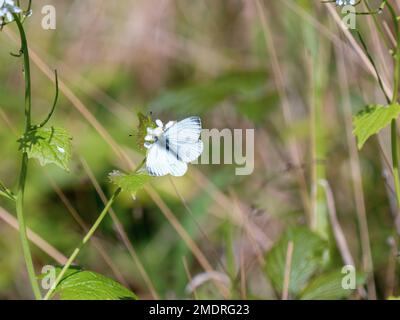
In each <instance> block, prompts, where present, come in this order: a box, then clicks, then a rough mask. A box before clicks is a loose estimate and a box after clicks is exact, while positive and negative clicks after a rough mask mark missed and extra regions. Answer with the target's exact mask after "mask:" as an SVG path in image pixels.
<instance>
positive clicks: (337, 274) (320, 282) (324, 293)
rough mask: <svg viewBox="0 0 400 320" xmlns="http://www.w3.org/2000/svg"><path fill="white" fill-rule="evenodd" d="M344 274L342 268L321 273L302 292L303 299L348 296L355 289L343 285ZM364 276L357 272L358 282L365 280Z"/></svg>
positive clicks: (333, 298) (330, 298)
mask: <svg viewBox="0 0 400 320" xmlns="http://www.w3.org/2000/svg"><path fill="white" fill-rule="evenodd" d="M345 276H346V275H345V274H343V273H342V272H341V271H340V270H337V271H334V272H331V273H328V274H324V275H321V276H319V277H316V278H315V279H313V280H312V281H311V282H310V283H309V284H308V286H307V287H306V288H305V289H304V291H303V292H302V294H301V296H300V298H301V299H302V300H337V299H344V298H348V297H349V296H350V295H351V294H352V293H353V292H354V290H355V289H353V290H352V289H344V288H343V287H342V280H343V277H345ZM364 280H365V279H364V277H363V276H360V275H358V274H357V278H356V283H357V285H360V284H362V283H363V282H364Z"/></svg>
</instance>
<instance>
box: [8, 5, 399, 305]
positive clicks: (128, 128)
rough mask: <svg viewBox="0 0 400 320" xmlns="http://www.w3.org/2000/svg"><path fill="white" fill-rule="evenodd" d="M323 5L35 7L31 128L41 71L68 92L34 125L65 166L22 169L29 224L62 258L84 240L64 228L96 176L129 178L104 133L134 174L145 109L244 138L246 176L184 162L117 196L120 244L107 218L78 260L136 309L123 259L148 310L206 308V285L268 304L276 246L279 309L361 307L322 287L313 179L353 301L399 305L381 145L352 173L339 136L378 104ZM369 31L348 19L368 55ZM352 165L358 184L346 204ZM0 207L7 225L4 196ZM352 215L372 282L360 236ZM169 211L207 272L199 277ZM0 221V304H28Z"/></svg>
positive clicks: (84, 215) (85, 207) (12, 90)
mask: <svg viewBox="0 0 400 320" xmlns="http://www.w3.org/2000/svg"><path fill="white" fill-rule="evenodd" d="M370 2H371V3H374V1H370ZM47 4H53V5H54V6H55V7H56V10H57V28H56V30H43V29H42V27H41V19H42V17H43V15H42V14H41V8H42V6H44V5H47ZM260 4H261V5H260ZM328 6H331V4H322V3H321V2H320V1H317V0H316V1H309V0H296V1H291V0H282V1H261V0H260V1H239V0H225V1H213V0H204V1H184V0H165V1H158V0H132V1H131V0H125V1H105V0H102V1H99V0H86V1H78V0H74V1H55V0H54V1H49V0H46V1H44V0H37V1H34V4H33V11H34V14H33V16H32V17H31V18H29V19H28V20H27V22H26V30H27V34H28V40H29V43H30V45H31V48H32V52H33V53H34V55H35V58H34V59H33V62H32V73H33V98H34V99H33V113H34V118H35V119H42V118H43V117H45V115H46V114H47V113H48V111H49V108H50V107H51V103H50V101H51V100H52V94H53V91H54V85H53V83H52V81H50V79H49V78H48V77H47V76H46V75H45V73H44V72H43V70H44V69H46V67H48V68H50V70H51V69H57V70H58V74H59V76H60V79H61V80H62V81H64V82H65V85H66V87H67V88H68V90H67V94H66V91H65V88H64V90H63V91H62V92H61V95H60V101H59V105H58V108H57V110H56V114H55V116H54V117H53V119H52V120H51V122H52V123H51V124H53V125H57V124H58V125H62V126H63V127H66V128H68V130H69V132H70V133H71V135H72V136H73V156H72V157H73V165H72V170H71V172H70V173H65V172H63V171H61V170H59V169H58V168H57V167H55V166H48V167H45V168H42V167H40V165H39V164H38V163H36V162H35V163H34V162H32V165H31V166H30V170H29V176H28V184H27V192H26V215H27V223H28V226H29V227H30V228H31V229H32V230H33V231H35V232H36V233H37V234H38V235H40V236H41V237H42V238H43V239H45V241H46V242H47V243H49V244H51V245H52V246H53V247H54V248H56V249H57V250H58V251H59V252H60V253H62V254H63V255H65V256H69V255H70V254H71V251H72V250H73V248H74V247H75V246H76V244H77V243H78V242H79V241H80V239H81V238H82V236H83V234H84V231H83V229H82V227H81V226H80V225H79V223H78V222H77V220H78V221H80V219H81V220H82V221H83V222H84V224H85V225H86V226H90V225H91V223H93V221H95V219H96V217H97V215H98V213H99V212H100V211H101V210H102V207H103V201H102V198H101V196H100V195H99V193H98V191H99V190H96V187H99V188H100V189H101V190H102V191H103V192H104V193H105V194H106V195H110V194H111V192H112V191H113V186H112V185H111V184H110V183H109V181H108V173H109V172H111V171H113V170H115V169H118V170H121V171H129V166H128V164H127V162H126V159H125V160H124V159H123V157H122V158H121V157H120V156H119V155H118V152H115V149H113V147H112V146H110V144H109V140H107V139H108V138H107V137H111V138H112V139H114V140H115V142H116V144H117V145H118V146H119V147H121V150H123V151H124V152H126V154H127V155H128V157H129V159H130V161H132V162H133V163H135V164H138V163H139V162H140V161H141V160H142V158H143V155H142V154H141V152H140V150H139V149H138V147H137V146H136V144H135V136H134V135H133V136H131V135H132V134H133V133H134V132H135V129H136V126H137V124H138V123H137V119H136V114H137V112H139V111H141V112H143V113H146V114H148V113H149V112H150V111H151V112H152V113H153V116H154V117H155V118H160V119H162V120H163V121H168V120H175V119H182V118H183V117H186V116H190V115H199V116H201V118H202V120H203V126H204V127H205V128H218V129H223V128H231V129H233V128H242V129H245V128H255V170H254V172H253V174H252V175H249V176H235V171H234V169H235V165H196V166H191V168H190V169H189V173H188V174H187V175H186V176H185V177H182V178H179V179H175V178H171V177H163V178H161V179H157V180H156V181H154V182H152V183H151V186H152V188H154V190H155V191H156V192H155V193H151V192H147V191H140V192H139V193H138V194H137V197H136V199H132V197H130V196H129V195H126V194H125V195H123V196H122V197H120V198H119V199H118V201H117V203H116V204H115V205H114V207H113V209H114V212H115V215H116V217H117V218H118V219H119V220H120V222H121V225H122V226H123V229H124V230H125V232H126V234H127V236H128V239H127V240H128V242H129V243H130V244H131V245H132V246H133V248H131V249H128V248H127V245H126V244H127V243H126V241H124V239H121V235H120V233H119V232H118V226H117V225H116V224H115V221H116V220H115V219H111V217H108V218H107V219H106V220H105V221H104V223H103V224H102V225H101V227H100V230H99V231H98V232H97V233H96V243H94V242H93V241H92V242H91V244H90V245H89V246H87V247H86V248H84V250H83V252H82V253H81V255H80V256H79V257H78V261H77V263H78V264H79V265H80V266H82V267H84V268H85V269H88V270H93V271H95V272H98V273H100V274H104V275H107V276H110V277H111V278H113V279H115V280H117V281H119V282H121V283H122V284H124V285H125V286H127V287H129V288H130V289H132V291H133V292H135V293H136V294H137V295H138V296H139V297H140V298H154V292H153V293H152V290H151V289H150V288H149V285H148V282H146V280H145V279H144V278H143V274H142V271H141V270H140V267H138V264H137V260H135V258H134V257H135V253H136V255H137V259H138V260H140V262H141V264H142V265H143V268H144V270H145V273H147V274H148V277H149V279H151V282H152V284H153V286H154V291H155V292H156V294H157V296H158V297H160V298H165V299H169V298H220V297H221V293H220V290H218V286H216V285H215V282H214V281H212V279H215V278H217V279H218V280H217V283H220V285H221V284H222V286H227V288H228V290H229V297H231V298H249V299H250V298H254V299H280V298H281V297H282V294H283V291H284V290H285V288H284V282H285V271H287V270H286V269H287V266H286V262H287V248H288V243H289V242H290V243H292V244H293V255H292V259H291V260H292V265H291V271H290V273H289V274H290V279H289V280H290V281H289V287H288V295H289V296H288V297H289V298H296V299H300V298H312V299H317V298H327V299H342V298H351V299H359V298H361V297H362V298H365V297H366V295H365V292H363V290H353V291H348V290H347V291H345V292H344V291H343V290H342V289H341V288H340V287H338V283H339V281H341V278H342V276H343V275H342V274H341V272H340V271H341V268H342V267H343V265H344V264H345V263H344V262H343V259H342V255H341V251H340V250H339V248H338V245H337V243H336V241H335V237H334V228H332V225H331V223H330V222H329V210H330V209H331V208H330V207H329V205H330V204H329V201H328V195H327V191H326V190H327V189H326V188H323V187H322V186H321V185H320V183H319V182H320V181H321V180H323V181H327V183H328V186H329V188H328V190H331V193H332V194H333V201H334V206H335V209H336V214H337V218H338V221H339V222H340V226H341V228H342V229H343V232H344V235H345V239H346V241H347V244H348V246H349V251H350V254H351V256H352V258H353V259H354V262H355V265H356V269H357V281H358V284H360V285H362V286H361V287H362V289H363V288H364V285H366V284H367V283H370V284H371V281H372V280H374V281H373V282H374V283H375V285H376V292H377V297H378V298H381V299H383V298H388V297H389V296H398V295H399V294H400V292H399V279H398V276H397V275H398V274H399V271H400V268H399V261H398V259H397V257H396V255H397V252H398V248H397V244H398V242H397V237H398V235H397V233H396V229H395V224H394V219H393V215H396V214H397V212H396V207H395V200H394V198H393V194H392V191H391V188H392V186H391V182H390V181H389V180H390V179H387V177H388V176H389V172H388V170H387V169H386V165H385V159H384V157H383V156H379V154H380V151H381V148H383V149H384V150H385V151H387V150H389V144H388V140H387V137H388V134H387V132H386V131H383V132H382V133H381V135H380V138H379V142H380V143H378V139H371V140H369V141H368V142H367V143H366V145H365V147H364V149H363V150H362V152H360V153H359V154H358V153H357V157H358V158H359V161H356V160H357V159H358V158H356V160H355V159H354V157H352V154H351V143H355V140H354V138H352V139H353V140H351V141H350V140H349V138H348V136H347V135H346V132H348V130H350V131H351V130H352V128H351V127H349V121H351V115H352V114H355V113H356V112H357V111H358V110H360V109H361V108H362V107H363V106H364V105H366V104H367V103H371V102H374V103H382V102H383V98H382V97H381V94H380V93H379V90H378V86H377V83H376V81H375V80H374V77H373V75H372V74H371V73H369V72H368V70H366V68H365V67H364V65H363V64H362V61H360V59H359V57H358V56H357V55H356V54H355V53H354V51H353V50H352V49H351V47H350V46H349V45H348V40H347V39H346V38H345V37H344V36H343V34H342V33H341V31H340V30H339V28H338V25H337V24H336V23H335V21H334V19H333V18H332V15H331V12H330V11H329V10H328ZM333 8H334V7H333ZM334 10H336V9H335V8H334ZM337 12H338V13H340V12H339V11H337ZM370 19H372V18H371V17H363V18H361V17H360V18H357V22H358V27H359V29H360V30H361V32H363V33H365V34H366V35H367V36H370V37H369V38H368V41H369V42H370V45H371V47H372V51H373V54H378V53H379V52H380V51H379V48H380V47H379V46H378V45H375V42H374V41H376V39H375V38H374V36H376V30H374V29H373V27H371V24H370V22H371V20H370ZM379 19H385V16H384V15H382V16H381V17H379ZM15 35H16V30H15V26H10V27H9V26H7V28H5V29H4V30H3V31H2V32H0V65H1V67H0V84H1V85H0V141H1V150H0V177H1V179H2V181H3V182H4V183H5V184H6V185H7V186H13V185H15V183H16V181H17V172H18V170H19V168H18V166H19V159H20V154H19V152H18V143H17V140H18V138H19V137H20V132H22V123H23V107H22V105H23V79H22V75H21V63H20V61H19V60H17V59H16V58H14V57H12V56H10V52H16V51H17V50H18V43H17V42H16V41H15V39H16V38H15ZM13 39H14V40H13ZM274 55H276V61H277V62H278V65H276V64H275V58H274ZM389 58H390V56H389ZM389 58H387V59H389ZM39 59H40V60H39ZM40 61H43V62H44V64H45V67H43V65H42V64H41V62H40ZM382 65H384V61H381V62H380V63H379V67H381V66H382ZM386 67H387V66H386ZM340 70H342V73H341V71H340ZM343 70H344V71H343ZM343 72H344V74H343ZM280 78H281V80H280ZM51 79H52V77H51ZM343 79H345V83H343V81H344V80H343ZM280 81H281V82H280ZM69 90H70V91H69ZM72 95H76V98H77V99H79V100H80V102H77V99H75V98H74V97H73V96H72ZM80 103H82V106H83V108H87V109H88V110H89V111H90V113H91V114H93V116H94V119H95V120H96V121H98V123H99V124H101V126H103V127H104V128H105V131H104V132H105V133H106V135H104V133H102V132H99V130H98V128H96V127H95V126H93V121H92V120H91V119H90V118H89V119H88V117H87V116H86V115H85V113H84V112H81V111H82V107H81V105H80ZM77 105H78V106H77ZM350 123H351V122H350ZM354 161H356V162H354ZM354 165H355V166H356V167H357V168H359V170H361V173H362V181H361V183H362V190H361V194H362V200H361V209H360V202H357V201H358V200H357V195H359V194H360V193H359V192H360V190H358V191H356V192H355V191H354V190H355V187H354V185H355V184H356V183H357V182H360V181H355V179H356V178H355V176H354V175H353V174H352V173H353V172H352V170H353V169H354ZM93 178H94V179H93ZM97 183H98V186H97V185H96V184H97ZM357 192H358V194H357ZM154 195H155V196H154ZM155 198H156V199H158V201H155ZM0 206H1V208H4V210H5V211H8V212H9V213H11V214H12V215H14V210H13V206H12V205H10V204H9V203H8V202H7V200H3V199H1V200H0ZM363 206H365V211H366V217H367V221H368V227H369V231H368V232H369V233H368V235H369V242H370V245H371V250H372V261H373V277H372V278H371V277H369V276H368V275H367V274H366V270H365V260H363V259H365V252H363V250H362V245H361V240H360V239H361V237H362V235H361V232H360V222H359V219H358V217H359V215H358V214H359V212H358V211H359V210H362V207H363ZM169 210H170V211H169ZM165 211H167V215H166V214H165ZM0 212H3V211H1V210H0ZM168 212H170V214H171V215H173V216H175V217H176V218H177V221H178V223H179V224H180V225H181V227H182V228H183V229H184V230H186V232H187V234H188V235H189V237H190V239H192V240H193V241H194V242H195V243H196V244H197V245H198V246H199V249H200V250H201V252H202V253H203V254H204V256H205V258H206V259H207V261H208V262H209V263H210V264H211V266H212V268H213V270H215V271H216V272H217V273H211V272H210V270H204V267H203V266H202V265H201V263H199V259H198V257H197V256H196V255H195V254H194V253H193V248H191V247H190V246H188V243H187V241H184V239H183V238H182V234H179V232H177V229H176V228H174V224H173V223H171V218H170V216H169V215H168ZM77 216H78V218H77ZM0 217H1V218H2V219H0V298H1V299H16V298H18V299H19V298H31V290H30V288H29V282H28V279H27V276H26V272H25V267H24V263H23V259H22V251H21V247H20V244H19V238H18V233H17V232H16V230H15V229H14V228H12V227H11V226H10V225H9V223H7V222H6V221H5V219H4V215H3V214H2V215H1V216H0ZM313 219H316V222H315V221H314V220H313ZM82 221H81V222H82ZM313 221H314V222H315V223H313ZM361 230H362V229H361ZM125 240H126V239H125ZM99 246H100V247H102V248H103V254H101V253H100V251H101V250H99ZM32 250H33V255H34V262H35V266H36V270H37V272H38V273H40V271H41V268H42V267H43V266H44V265H49V264H50V265H56V264H58V263H57V261H55V259H54V257H52V256H50V255H49V254H48V252H44V251H43V250H41V249H39V248H38V247H37V246H34V245H32ZM129 250H130V251H129ZM132 252H134V254H132ZM371 279H372V280H371ZM188 284H189V285H188ZM361 287H360V288H361ZM365 287H368V289H370V286H365ZM189 291H190V292H189Z"/></svg>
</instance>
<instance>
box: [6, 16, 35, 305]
mask: <svg viewBox="0 0 400 320" xmlns="http://www.w3.org/2000/svg"><path fill="white" fill-rule="evenodd" d="M13 15H14V19H15V22H16V23H17V26H18V30H19V34H20V38H21V52H22V54H23V59H24V76H25V133H26V132H28V131H29V130H30V128H31V75H30V64H29V51H28V43H27V40H26V35H25V31H24V28H23V26H22V24H21V21H20V20H19V17H18V15H16V14H13ZM27 173H28V155H27V154H26V152H24V153H23V155H22V162H21V171H20V177H19V183H18V191H17V195H16V211H17V218H18V224H19V235H20V239H21V244H22V250H23V253H24V259H25V264H26V269H27V271H28V275H29V280H30V283H31V286H32V290H33V293H34V295H35V298H36V299H38V300H39V299H41V293H40V289H39V284H38V282H37V280H36V275H35V269H34V266H33V260H32V254H31V251H30V248H29V241H28V237H27V233H26V224H25V217H24V194H25V184H26V176H27Z"/></svg>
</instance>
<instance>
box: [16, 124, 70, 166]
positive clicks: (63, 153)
mask: <svg viewBox="0 0 400 320" xmlns="http://www.w3.org/2000/svg"><path fill="white" fill-rule="evenodd" d="M71 140H72V137H71V136H70V135H69V134H68V132H67V131H66V130H65V129H63V128H54V127H51V128H36V129H33V130H31V131H29V132H28V133H26V134H25V135H24V136H23V137H22V138H21V139H19V140H18V141H19V143H20V150H22V151H23V152H26V153H27V154H28V157H29V158H35V159H37V160H39V163H40V165H42V166H45V165H47V164H50V163H53V164H55V165H57V166H59V167H60V168H62V169H64V170H66V171H69V161H70V159H71V149H72V146H71Z"/></svg>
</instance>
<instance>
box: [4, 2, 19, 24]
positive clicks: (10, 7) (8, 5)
mask: <svg viewBox="0 0 400 320" xmlns="http://www.w3.org/2000/svg"><path fill="white" fill-rule="evenodd" d="M21 12H22V10H21V8H19V7H18V6H16V5H15V3H14V0H0V24H3V23H8V22H11V21H13V20H14V17H13V13H21Z"/></svg>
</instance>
